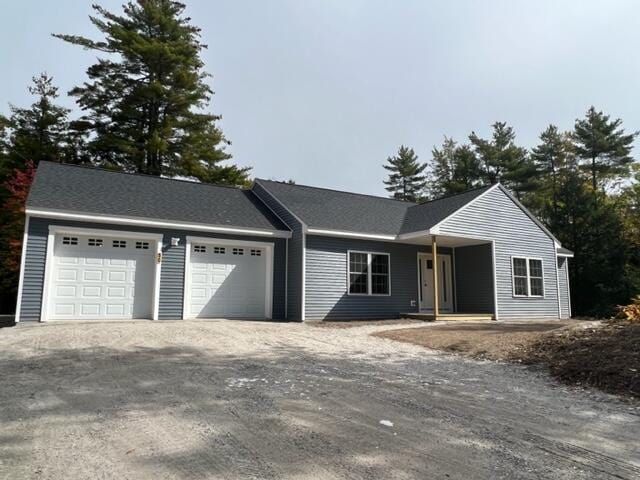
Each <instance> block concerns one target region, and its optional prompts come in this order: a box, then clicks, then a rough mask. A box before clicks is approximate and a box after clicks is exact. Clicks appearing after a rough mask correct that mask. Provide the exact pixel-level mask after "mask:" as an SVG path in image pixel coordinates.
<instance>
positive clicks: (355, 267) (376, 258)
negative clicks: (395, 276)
mask: <svg viewBox="0 0 640 480" xmlns="http://www.w3.org/2000/svg"><path fill="white" fill-rule="evenodd" d="M348 263H349V268H348V277H349V294H350V295H389V294H390V293H391V282H390V256H389V254H388V253H374V252H349V259H348Z"/></svg>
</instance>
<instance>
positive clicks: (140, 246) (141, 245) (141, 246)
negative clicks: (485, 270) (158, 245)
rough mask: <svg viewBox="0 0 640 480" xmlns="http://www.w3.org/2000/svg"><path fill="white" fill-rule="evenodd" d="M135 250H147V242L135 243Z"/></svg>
mask: <svg viewBox="0 0 640 480" xmlns="http://www.w3.org/2000/svg"><path fill="white" fill-rule="evenodd" d="M136 249H138V250H149V242H136Z"/></svg>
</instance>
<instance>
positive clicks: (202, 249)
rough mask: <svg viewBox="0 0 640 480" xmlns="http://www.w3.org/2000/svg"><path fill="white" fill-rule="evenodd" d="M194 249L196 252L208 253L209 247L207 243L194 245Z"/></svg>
mask: <svg viewBox="0 0 640 480" xmlns="http://www.w3.org/2000/svg"><path fill="white" fill-rule="evenodd" d="M193 251H194V252H195V253H207V247H206V245H194V246H193Z"/></svg>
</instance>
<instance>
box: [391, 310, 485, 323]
mask: <svg viewBox="0 0 640 480" xmlns="http://www.w3.org/2000/svg"><path fill="white" fill-rule="evenodd" d="M400 317H401V318H411V319H414V320H424V321H425V322H434V321H436V320H439V321H456V320H457V321H465V322H468V321H473V322H478V321H479V322H482V321H491V320H493V319H494V318H493V313H439V314H438V315H437V318H436V316H435V315H434V314H433V313H430V312H420V313H416V312H412V313H401V314H400Z"/></svg>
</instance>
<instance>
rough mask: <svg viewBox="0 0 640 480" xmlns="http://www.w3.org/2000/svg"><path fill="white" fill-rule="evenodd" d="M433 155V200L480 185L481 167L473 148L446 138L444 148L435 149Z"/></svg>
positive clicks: (431, 177)
mask: <svg viewBox="0 0 640 480" xmlns="http://www.w3.org/2000/svg"><path fill="white" fill-rule="evenodd" d="M431 153H432V160H431V164H432V165H431V175H430V182H429V190H430V197H431V198H437V197H442V196H445V195H452V194H456V193H461V192H464V191H466V190H470V189H472V188H474V187H476V186H478V185H479V183H480V181H481V179H480V166H479V163H478V158H477V157H476V155H475V153H474V152H473V150H472V149H471V147H469V146H468V145H458V144H457V143H456V142H455V141H454V140H453V139H451V138H447V137H445V138H444V142H443V143H442V147H441V148H437V147H434V148H433V150H432V151H431Z"/></svg>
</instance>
